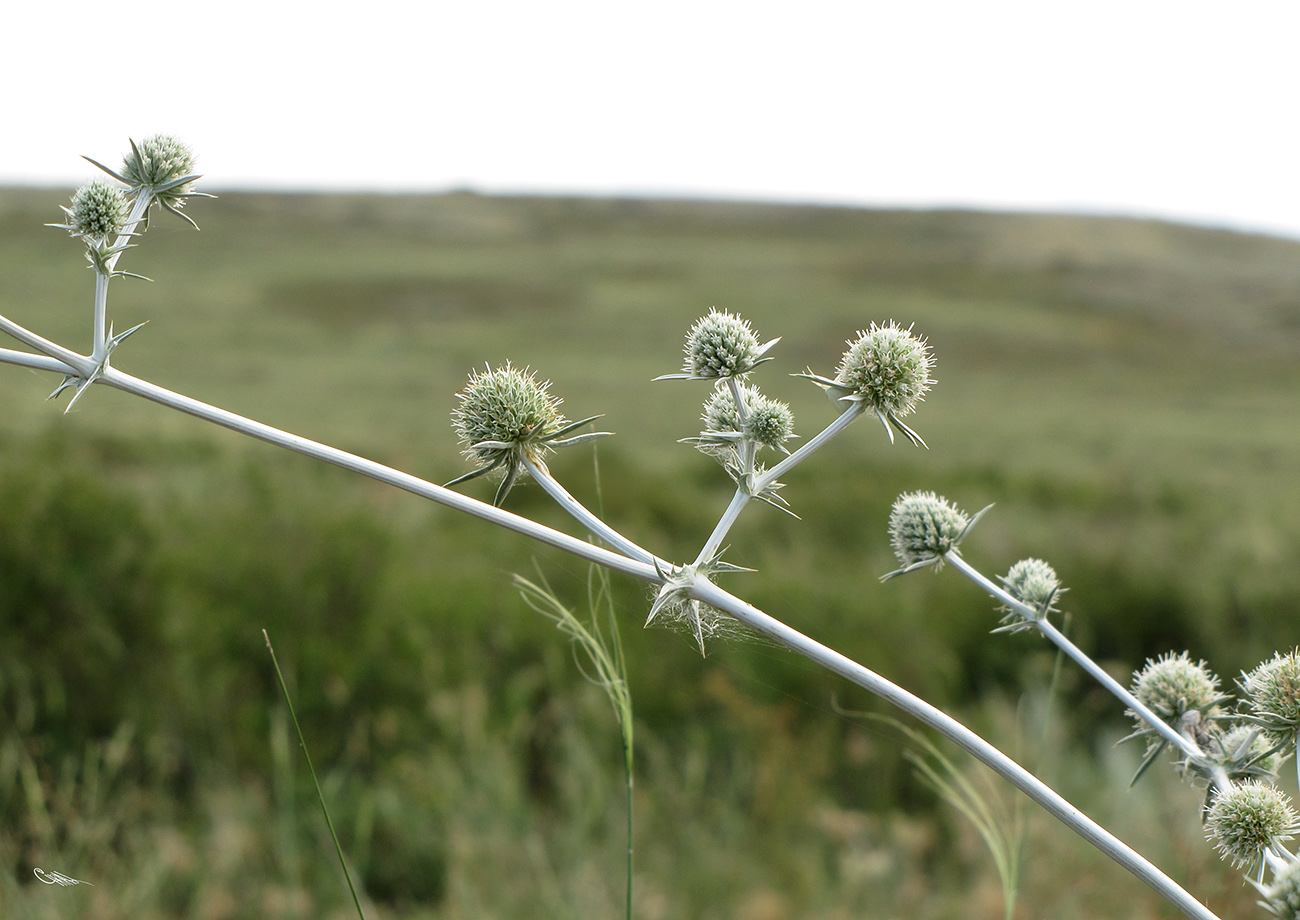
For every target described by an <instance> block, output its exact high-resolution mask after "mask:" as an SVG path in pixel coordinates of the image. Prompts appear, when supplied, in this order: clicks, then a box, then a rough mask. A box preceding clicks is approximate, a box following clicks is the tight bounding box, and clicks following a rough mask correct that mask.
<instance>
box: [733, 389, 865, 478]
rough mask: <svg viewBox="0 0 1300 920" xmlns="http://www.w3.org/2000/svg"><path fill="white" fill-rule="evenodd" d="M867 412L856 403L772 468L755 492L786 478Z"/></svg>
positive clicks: (862, 406) (765, 474)
mask: <svg viewBox="0 0 1300 920" xmlns="http://www.w3.org/2000/svg"><path fill="white" fill-rule="evenodd" d="M865 411H866V407H865V406H864V405H863V404H862V403H860V402H854V403H851V404H850V405H849V407H848V408H847V409H845V410H844V411H843V412H841V413H840V414H839V416H838V417H836V419H835V420H834V421H833V422H831V423H830V424H829V425H827V426H826V427H825V428H823V429H822V430H821V431H820V432H819V433H818V434H817V435H816V436H815V437H814V438H813V439H812V440H811V441H809V442H808V443H806V444H804V445H803V446H802V447H800V448H799V449H798V450H796V451H795V452H794V453H792V454H791V455H790V456H788V457H786V458H785V459H784V460H782V461H781V462H780V463H778V464H777V465H776V466H774V467H772V468H771V469H770V470H768V471H767V472H766V473H764V474H763V475H762V476H760V477H759V478H758V480H757V482H755V483H754V491H755V492H762V491H763V490H764V489H766V488H767V487H768V486H770V485H771V484H772V483H774V482H776V481H777V480H778V479H779V478H781V477H782V476H784V475H785V474H786V473H787V472H788V471H790V470H791V469H793V468H794V467H795V466H798V465H799V464H800V463H802V462H803V461H804V460H806V459H807V458H808V457H809V456H810V455H811V454H812V452H813V451H815V450H817V449H818V448H819V447H821V446H822V445H823V444H825V443H826V442H827V441H829V440H830V439H831V438H833V437H835V436H836V435H837V434H839V433H840V432H841V431H843V430H844V429H845V428H846V427H847V426H848V424H849V423H850V422H852V421H853V420H854V419H856V418H857V417H858V416H859V415H861V414H862V413H863V412H865Z"/></svg>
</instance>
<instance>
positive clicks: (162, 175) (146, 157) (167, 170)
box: [86, 134, 214, 226]
mask: <svg viewBox="0 0 1300 920" xmlns="http://www.w3.org/2000/svg"><path fill="white" fill-rule="evenodd" d="M86 159H87V160H90V162H91V163H94V164H95V165H96V166H98V167H99V168H100V169H102V170H103V171H104V172H106V173H108V174H109V175H110V176H112V177H113V178H114V179H116V180H118V181H119V182H122V183H123V184H125V185H127V186H128V187H129V188H130V189H131V191H132V193H135V194H147V195H148V196H149V198H150V201H151V202H153V201H156V202H158V203H159V204H161V205H162V206H163V207H164V208H166V209H167V210H168V211H171V212H172V213H173V214H176V215H177V216H179V217H183V218H185V220H187V221H189V223H190V224H191V225H194V226H197V225H195V224H194V221H192V220H190V218H189V217H188V216H187V215H185V214H183V213H181V209H182V208H183V207H185V202H186V200H187V199H188V198H191V197H194V196H198V197H200V198H212V197H214V196H212V195H209V194H207V193H206V192H196V191H194V180H196V179H198V178H199V177H198V175H196V174H195V172H194V152H193V151H192V150H190V148H189V146H188V145H187V144H185V143H184V142H182V141H181V140H180V139H179V138H176V137H172V136H171V135H169V134H154V135H152V136H150V137H147V138H145V139H144V140H143V141H141V142H140V143H138V144H137V143H136V142H135V141H131V152H130V153H128V154H127V155H126V156H125V157H124V158H123V159H122V171H121V172H115V171H113V170H112V169H109V168H108V167H107V166H105V165H104V164H103V163H100V162H99V161H98V160H91V159H90V157H86ZM145 220H146V223H147V221H148V217H147V211H146V218H145Z"/></svg>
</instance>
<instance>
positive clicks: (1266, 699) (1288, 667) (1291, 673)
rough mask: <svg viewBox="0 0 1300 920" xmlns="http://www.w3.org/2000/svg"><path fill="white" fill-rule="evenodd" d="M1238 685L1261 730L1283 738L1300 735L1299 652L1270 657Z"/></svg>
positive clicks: (1244, 675) (1294, 650)
mask: <svg viewBox="0 0 1300 920" xmlns="http://www.w3.org/2000/svg"><path fill="white" fill-rule="evenodd" d="M1240 684H1241V689H1242V690H1243V691H1244V692H1245V694H1246V698H1247V701H1248V705H1249V707H1250V714H1251V715H1252V716H1254V717H1255V719H1257V720H1259V722H1260V723H1261V724H1262V725H1263V726H1264V727H1265V728H1267V729H1268V730H1269V731H1271V732H1273V733H1275V734H1277V735H1279V736H1281V737H1284V738H1291V739H1294V738H1295V737H1296V736H1297V734H1300V650H1297V649H1293V650H1291V651H1290V652H1288V653H1287V654H1285V655H1283V654H1281V653H1278V654H1276V655H1274V656H1273V657H1272V658H1271V659H1270V660H1268V661H1265V662H1264V663H1263V664H1261V665H1259V666H1258V667H1257V668H1255V670H1253V671H1251V672H1250V673H1249V674H1243V675H1242V679H1241V681H1240Z"/></svg>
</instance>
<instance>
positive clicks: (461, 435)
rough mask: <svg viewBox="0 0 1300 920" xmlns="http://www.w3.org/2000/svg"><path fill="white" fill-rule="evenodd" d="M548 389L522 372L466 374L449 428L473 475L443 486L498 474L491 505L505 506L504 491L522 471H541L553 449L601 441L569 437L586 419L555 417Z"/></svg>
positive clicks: (556, 400)
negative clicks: (536, 468) (498, 485)
mask: <svg viewBox="0 0 1300 920" xmlns="http://www.w3.org/2000/svg"><path fill="white" fill-rule="evenodd" d="M549 387H550V383H549V382H547V381H540V380H538V379H537V376H536V375H535V374H533V373H532V372H530V371H529V370H528V369H526V368H525V369H524V370H522V371H520V370H518V369H516V368H514V367H511V366H510V363H509V362H507V363H506V364H505V366H504V367H499V368H497V369H495V370H493V369H491V368H488V369H487V370H485V371H484V372H483V373H481V374H480V373H478V372H477V371H475V372H473V373H471V374H470V378H469V383H468V384H466V386H465V388H464V389H463V390H461V391H460V392H459V393H457V394H456V398H457V399H459V400H460V405H459V406H457V407H456V410H455V411H454V412H452V415H451V421H452V427H453V428H454V429H455V431H456V436H457V438H458V439H459V440H460V443H461V444H463V445H465V450H464V454H465V457H466V458H467V459H469V460H470V461H471V462H473V463H474V464H475V465H476V467H477V469H475V470H473V471H472V472H470V473H467V474H466V475H464V476H461V477H460V478H459V479H456V480H454V481H453V482H452V483H449V485H452V484H454V483H457V482H464V481H465V480H467V479H472V478H474V477H476V476H480V475H482V474H484V473H488V472H491V471H494V470H502V471H503V472H504V479H503V480H502V483H501V488H500V489H498V491H497V496H496V504H498V505H499V504H501V502H502V501H504V500H505V497H506V494H507V493H509V491H510V488H511V487H512V486H513V485H514V483H515V482H516V481H517V480H518V479H519V478H520V477H521V476H526V475H527V474H528V465H529V464H533V465H536V466H539V467H542V468H545V464H544V463H543V462H542V457H543V455H545V454H546V453H549V452H550V451H551V450H553V449H555V448H557V447H567V446H568V445H570V444H578V443H581V442H584V441H589V440H591V439H592V438H596V437H601V436H603V435H605V434H607V432H590V433H588V434H582V435H573V432H574V431H576V430H577V429H578V428H581V427H582V426H583V425H586V424H589V423H590V422H593V421H595V420H596V419H597V418H599V416H592V417H590V418H586V419H583V420H581V421H578V422H570V421H568V420H567V419H566V418H565V417H564V416H563V415H561V414H560V408H559V407H560V402H561V400H560V399H559V398H558V397H555V396H552V395H551V394H550V393H549V392H548V388H549Z"/></svg>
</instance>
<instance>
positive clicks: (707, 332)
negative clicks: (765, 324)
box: [657, 308, 779, 380]
mask: <svg viewBox="0 0 1300 920" xmlns="http://www.w3.org/2000/svg"><path fill="white" fill-rule="evenodd" d="M778 341H779V340H778V339H772V341H770V342H767V343H766V344H764V345H760V344H759V343H758V336H757V335H756V334H755V333H754V330H753V329H752V328H751V327H750V325H749V322H748V321H747V320H744V319H741V318H740V317H739V316H736V315H735V314H733V313H728V312H726V311H725V310H724V311H721V312H719V311H718V310H717V309H716V308H714V309H711V310H710V311H709V315H708V316H704V317H701V318H700V319H699V320H697V321H696V323H695V325H694V326H692V327H691V331H690V332H688V333H687V335H686V348H685V351H686V363H685V365H684V366H683V368H682V373H680V374H665V375H664V376H662V377H659V378H657V379H659V380H682V379H686V380H717V379H722V378H726V377H743V376H744V375H745V374H748V373H749V372H750V371H752V370H753V369H754V368H756V367H758V365H760V364H762V363H763V362H764V361H770V360H771V358H765V357H763V355H764V354H766V353H767V351H768V349H770V348H771V347H772V346H773V345H775V344H776V343H777V342H778Z"/></svg>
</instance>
